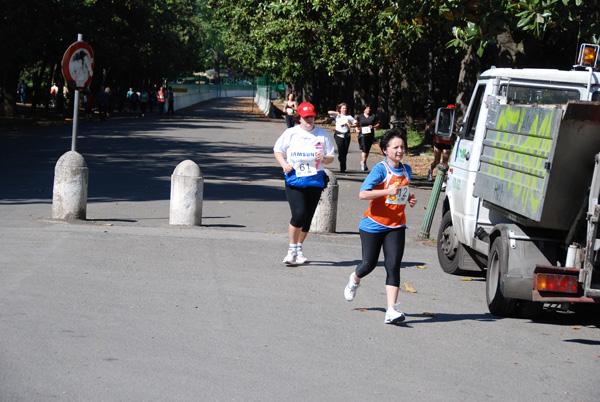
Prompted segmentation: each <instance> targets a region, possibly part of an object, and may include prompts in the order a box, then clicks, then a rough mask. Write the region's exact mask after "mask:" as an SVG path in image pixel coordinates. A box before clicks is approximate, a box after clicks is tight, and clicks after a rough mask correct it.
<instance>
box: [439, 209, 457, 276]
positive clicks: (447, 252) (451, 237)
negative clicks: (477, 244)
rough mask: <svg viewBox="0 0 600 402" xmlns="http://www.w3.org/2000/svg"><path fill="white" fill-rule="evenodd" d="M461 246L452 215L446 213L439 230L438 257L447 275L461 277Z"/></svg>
mask: <svg viewBox="0 0 600 402" xmlns="http://www.w3.org/2000/svg"><path fill="white" fill-rule="evenodd" d="M459 247H461V244H460V243H459V241H458V239H457V238H456V234H455V233H454V226H453V225H452V215H451V214H450V212H446V213H445V214H444V216H443V217H442V223H441V224H440V228H439V230H438V238H437V255H438V260H439V262H440V266H441V267H442V269H443V270H444V272H446V273H447V274H451V275H459V274H461V273H463V271H462V270H461V269H460V268H459V266H458V251H459Z"/></svg>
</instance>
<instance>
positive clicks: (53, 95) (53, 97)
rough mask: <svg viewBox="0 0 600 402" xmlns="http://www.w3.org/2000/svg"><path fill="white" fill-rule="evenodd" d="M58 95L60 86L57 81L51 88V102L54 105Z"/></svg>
mask: <svg viewBox="0 0 600 402" xmlns="http://www.w3.org/2000/svg"><path fill="white" fill-rule="evenodd" d="M56 95H58V86H57V85H56V82H53V83H52V87H51V88H50V102H51V106H52V107H56Z"/></svg>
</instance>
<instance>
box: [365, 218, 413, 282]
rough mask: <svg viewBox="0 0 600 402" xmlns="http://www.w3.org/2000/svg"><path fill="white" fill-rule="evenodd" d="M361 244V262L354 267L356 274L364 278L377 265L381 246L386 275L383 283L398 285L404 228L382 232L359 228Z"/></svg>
mask: <svg viewBox="0 0 600 402" xmlns="http://www.w3.org/2000/svg"><path fill="white" fill-rule="evenodd" d="M359 233H360V241H361V244H362V262H361V263H360V264H358V267H356V276H358V277H359V278H364V277H365V276H367V275H369V274H370V273H371V272H372V271H373V270H374V269H375V267H376V266H377V260H378V259H379V252H380V251H381V246H383V259H384V264H385V270H386V272H387V277H386V279H385V284H386V285H389V286H396V287H399V286H400V263H402V256H403V255H404V238H405V228H400V229H394V230H390V231H389V232H383V233H369V232H365V231H364V230H359Z"/></svg>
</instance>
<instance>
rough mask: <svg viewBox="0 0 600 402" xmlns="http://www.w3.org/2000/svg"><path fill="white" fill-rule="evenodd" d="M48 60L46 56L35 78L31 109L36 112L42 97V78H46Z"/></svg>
mask: <svg viewBox="0 0 600 402" xmlns="http://www.w3.org/2000/svg"><path fill="white" fill-rule="evenodd" d="M47 62H48V61H47V60H46V59H45V58H44V59H43V60H42V65H41V67H40V71H39V72H38V74H37V75H36V76H35V78H34V79H33V88H32V93H31V110H32V112H33V113H35V111H36V109H37V105H38V103H39V102H40V100H41V99H43V98H42V80H43V79H44V71H46V64H47Z"/></svg>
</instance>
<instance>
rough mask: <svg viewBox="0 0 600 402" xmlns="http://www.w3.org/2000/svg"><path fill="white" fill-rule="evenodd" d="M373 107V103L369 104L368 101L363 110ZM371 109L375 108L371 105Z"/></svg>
mask: <svg viewBox="0 0 600 402" xmlns="http://www.w3.org/2000/svg"><path fill="white" fill-rule="evenodd" d="M368 107H371V105H369V104H368V103H367V104H366V105H365V106H364V107H363V110H365V109H366V108H368ZM371 110H373V108H372V107H371Z"/></svg>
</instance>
